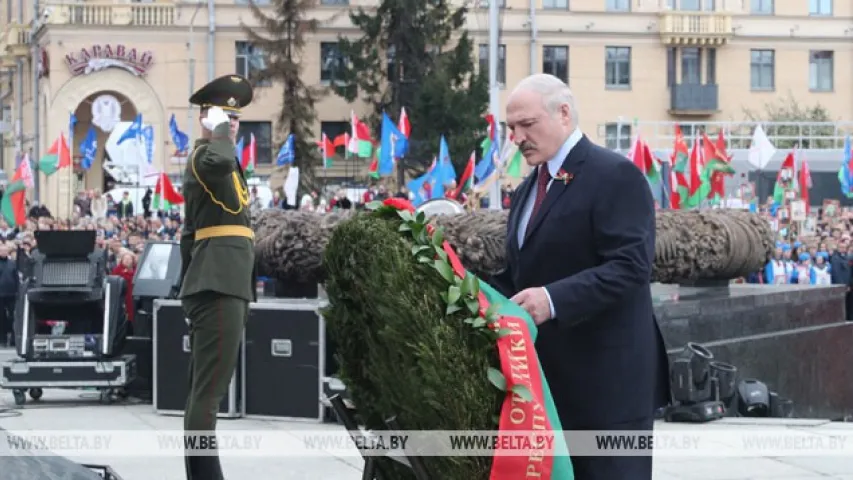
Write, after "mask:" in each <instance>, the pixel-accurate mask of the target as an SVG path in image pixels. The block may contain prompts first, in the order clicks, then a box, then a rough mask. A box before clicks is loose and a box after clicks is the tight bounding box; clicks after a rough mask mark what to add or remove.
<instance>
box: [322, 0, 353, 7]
mask: <svg viewBox="0 0 853 480" xmlns="http://www.w3.org/2000/svg"><path fill="white" fill-rule="evenodd" d="M320 5H333V6H334V5H349V0H320Z"/></svg>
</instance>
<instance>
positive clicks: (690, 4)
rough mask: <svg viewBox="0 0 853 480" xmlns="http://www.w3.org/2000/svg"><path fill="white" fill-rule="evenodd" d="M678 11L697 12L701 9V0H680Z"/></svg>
mask: <svg viewBox="0 0 853 480" xmlns="http://www.w3.org/2000/svg"><path fill="white" fill-rule="evenodd" d="M678 9H679V10H683V11H685V12H698V11H699V10H701V9H702V0H681V1H680V2H678Z"/></svg>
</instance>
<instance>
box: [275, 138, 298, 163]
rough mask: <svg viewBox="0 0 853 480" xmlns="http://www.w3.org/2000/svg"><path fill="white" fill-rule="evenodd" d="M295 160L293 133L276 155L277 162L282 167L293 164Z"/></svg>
mask: <svg viewBox="0 0 853 480" xmlns="http://www.w3.org/2000/svg"><path fill="white" fill-rule="evenodd" d="M293 160H294V157H293V134H292V133H291V134H290V135H288V136H287V140H285V141H284V143H283V144H282V145H281V148H280V149H279V150H278V155H276V156H275V164H276V165H277V166H279V167H281V166H283V165H290V164H292V163H293Z"/></svg>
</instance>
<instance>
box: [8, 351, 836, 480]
mask: <svg viewBox="0 0 853 480" xmlns="http://www.w3.org/2000/svg"><path fill="white" fill-rule="evenodd" d="M4 357H5V358H8V356H7V355H2V354H0V360H2V359H4ZM4 408H8V409H14V410H15V411H13V412H12V414H9V413H8V412H7V413H0V428H4V429H7V430H12V431H16V432H22V431H26V430H102V431H103V430H119V429H121V430H143V431H179V430H181V428H182V420H181V418H180V417H167V416H162V415H158V414H156V413H155V412H154V409H153V407H152V406H151V405H148V404H139V403H134V402H133V401H132V400H131V401H129V402H128V403H125V404H116V405H100V404H99V403H98V396H97V392H94V391H83V390H45V392H44V397H43V398H42V400H41V401H40V402H32V401H29V399H28V403H27V404H26V405H24V406H23V408H20V409H18V407H15V405H14V401H13V398H12V393H11V391H9V390H0V410H2V409H4ZM658 428H659V429H661V430H665V429H673V428H678V429H684V428H690V429H727V428H754V429H761V430H765V431H766V430H767V429H768V428H773V429H786V428H790V429H800V430H803V429H808V430H809V431H812V432H815V431H819V432H821V433H822V434H823V433H824V432H825V433H826V434H827V435H829V434H831V433H832V432H839V430H844V432H843V433H845V434H846V435H853V424H840V423H830V422H825V421H821V420H756V419H726V420H724V421H719V422H714V423H712V424H707V425H687V426H685V425H684V424H679V425H677V426H674V425H673V424H667V423H663V422H660V423H659V426H658ZM219 429H220V430H243V431H246V430H262V431H278V432H290V431H295V430H306V429H312V430H329V431H335V430H337V431H340V430H341V429H342V427H340V426H337V425H330V424H316V423H307V424H306V423H304V422H285V421H274V420H259V419H245V418H244V419H236V420H225V419H223V420H220V421H219ZM300 448H305V447H304V446H303V445H302V443H301V440H300V438H299V437H298V436H297V435H295V434H294V435H293V449H294V450H292V451H290V452H287V454H283V455H282V456H281V457H278V458H246V457H229V458H223V461H222V463H223V468H224V470H225V474H226V477H227V478H228V479H233V480H244V479H246V480H248V479H252V480H255V479H265V480H266V479H269V480H300V479H305V480H350V479H352V480H358V479H360V478H361V465H362V464H363V462H362V460H361V459H360V458H359V457H358V456H357V453H356V452H355V451H353V455H348V456H334V455H332V454H331V453H330V454H328V455H322V456H320V455H317V454H316V453H314V454H313V455H311V456H305V457H300V455H299V454H298V451H299V449H300ZM720 448H721V449H725V450H731V451H732V452H733V453H736V451H737V450H736V449H737V447H736V446H734V445H722V444H721V445H720ZM72 460H74V461H77V462H81V463H83V462H86V463H99V464H108V465H110V466H112V467H113V469H114V470H115V471H116V472H117V473H118V474H119V475H121V477H122V479H123V480H183V478H184V477H183V460H182V458H180V457H177V456H171V457H165V458H156V459H154V458H139V457H124V458H122V457H117V456H114V455H113V456H109V457H108V458H72ZM655 479H656V480H746V479H790V480H799V479H801V480H812V479H822V480H828V479H834V480H841V479H847V480H853V458H842V457H840V456H835V457H826V458H815V457H811V458H735V457H732V458H658V459H656V460H655ZM449 480H451V479H449Z"/></svg>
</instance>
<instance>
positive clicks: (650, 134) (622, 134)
mask: <svg viewBox="0 0 853 480" xmlns="http://www.w3.org/2000/svg"><path fill="white" fill-rule="evenodd" d="M758 125H761V127H762V128H763V129H764V133H765V134H767V138H768V139H769V140H770V142H771V143H772V144H773V145H774V146H775V147H776V148H777V149H788V148H794V147H795V146H798V147H799V148H802V149H810V150H838V149H841V148H843V147H844V141H845V139H846V138H847V136H848V135H853V122H674V121H658V122H647V121H628V120H617V121H616V122H612V123H607V124H605V125H599V126H598V129H597V132H596V134H597V137H598V138H597V141H598V142H599V143H600V144H601V145H606V146H607V147H608V148H610V149H613V150H619V151H622V152H623V153H624V152H625V151H627V150H628V149H629V148H630V145H631V142H632V141H633V138H634V135H636V134H637V133H639V134H640V135H641V136H642V138H643V140H645V141H646V143H648V144H649V147H650V148H652V149H671V148H672V145H673V142H674V141H675V127H676V126H680V127H681V133H682V134H683V135H684V137H685V139H687V141H688V143H689V142H690V139H691V138H692V137H693V135H694V132H699V131H703V130H704V131H705V132H706V133H707V134H708V136H710V137H712V138H713V139H716V137H717V132H719V131H720V130H722V131H723V135H724V136H725V138H726V147H727V149H728V150H735V149H748V148H749V146H750V145H751V144H752V136H753V133H754V132H755V128H756V127H757V126H758Z"/></svg>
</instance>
